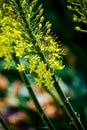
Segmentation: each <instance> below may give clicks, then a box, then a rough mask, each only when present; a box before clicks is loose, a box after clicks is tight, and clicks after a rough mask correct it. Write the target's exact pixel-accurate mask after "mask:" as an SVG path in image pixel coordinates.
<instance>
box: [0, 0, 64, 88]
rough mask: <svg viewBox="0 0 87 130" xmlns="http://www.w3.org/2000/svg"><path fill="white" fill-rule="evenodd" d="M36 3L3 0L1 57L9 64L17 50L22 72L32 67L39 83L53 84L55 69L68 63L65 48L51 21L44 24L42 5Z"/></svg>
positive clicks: (33, 1)
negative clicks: (61, 44) (63, 63)
mask: <svg viewBox="0 0 87 130" xmlns="http://www.w3.org/2000/svg"><path fill="white" fill-rule="evenodd" d="M36 4H37V0H32V2H30V1H27V0H20V1H17V0H10V1H7V0H3V1H2V0H0V33H1V34H0V57H3V58H4V59H5V61H6V62H7V63H6V67H7V68H9V67H10V65H11V64H10V61H11V60H13V55H14V54H15V55H16V57H17V58H18V59H19V61H20V63H18V64H17V65H16V69H18V71H19V72H21V71H25V70H26V69H28V70H29V73H31V74H34V76H35V81H36V82H37V83H38V84H39V85H41V84H44V85H45V86H47V87H51V86H53V79H52V75H53V74H54V71H55V70H61V69H63V67H64V66H63V65H62V56H61V55H62V53H63V51H62V49H61V47H60V44H59V43H58V42H57V41H56V38H55V36H52V35H51V23H50V22H49V21H48V22H46V23H45V24H44V25H43V21H44V16H43V15H42V14H43V8H42V5H40V6H39V7H38V9H36V10H35V7H36ZM21 59H23V61H25V62H22V60H21Z"/></svg>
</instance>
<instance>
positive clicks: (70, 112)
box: [15, 0, 85, 130]
mask: <svg viewBox="0 0 87 130" xmlns="http://www.w3.org/2000/svg"><path fill="white" fill-rule="evenodd" d="M15 2H16V3H17V5H18V9H19V13H20V16H21V18H22V20H23V21H24V25H25V28H26V31H27V32H28V34H29V36H31V38H32V39H33V41H34V44H35V43H38V41H37V39H36V38H35V37H34V35H33V34H32V31H31V29H30V27H29V24H28V22H27V20H26V17H25V15H24V12H23V10H22V7H21V4H20V2H18V0H15ZM35 47H36V51H37V53H38V55H39V56H40V57H41V59H42V60H43V61H44V63H46V64H47V69H49V68H50V67H49V65H48V63H47V60H46V58H45V56H44V54H43V53H42V52H41V50H40V47H39V45H37V46H35ZM53 80H54V87H55V89H56V91H57V93H58V95H59V96H60V99H61V101H62V102H63V104H64V108H65V109H66V111H67V113H68V116H69V117H70V119H71V122H72V123H73V125H74V126H75V128H76V130H85V129H84V127H83V125H82V123H81V121H80V120H79V118H78V117H77V115H76V114H75V112H74V110H73V108H72V106H71V104H70V103H69V101H68V100H67V98H66V96H65V95H64V93H63V92H62V90H61V89H60V86H59V84H58V82H57V81H56V78H55V76H53ZM26 85H27V84H26ZM37 107H38V105H37ZM41 111H42V110H41ZM41 113H42V112H41Z"/></svg>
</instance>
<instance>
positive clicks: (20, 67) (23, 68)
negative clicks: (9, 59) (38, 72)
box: [16, 63, 25, 72]
mask: <svg viewBox="0 0 87 130" xmlns="http://www.w3.org/2000/svg"><path fill="white" fill-rule="evenodd" d="M16 69H17V70H18V71H19V72H22V71H24V70H25V66H24V64H23V63H20V64H17V67H16Z"/></svg>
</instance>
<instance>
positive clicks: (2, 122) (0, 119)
mask: <svg viewBox="0 0 87 130" xmlns="http://www.w3.org/2000/svg"><path fill="white" fill-rule="evenodd" d="M0 123H1V124H2V126H3V128H4V129H5V130H10V129H9V127H8V125H7V124H6V122H5V121H4V119H3V118H2V117H1V115H0Z"/></svg>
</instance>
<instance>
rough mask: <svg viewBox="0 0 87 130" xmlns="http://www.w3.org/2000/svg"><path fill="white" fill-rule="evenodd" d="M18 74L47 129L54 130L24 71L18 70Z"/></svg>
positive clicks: (16, 61) (15, 59)
mask: <svg viewBox="0 0 87 130" xmlns="http://www.w3.org/2000/svg"><path fill="white" fill-rule="evenodd" d="M13 59H14V61H15V63H16V64H18V63H19V60H18V59H17V58H16V57H15V56H13ZM19 74H20V76H21V78H22V81H23V82H24V83H25V86H26V88H27V90H28V92H29V94H30V96H31V98H32V100H33V102H34V104H35V106H36V108H37V111H38V113H39V115H40V117H41V119H42V120H43V121H44V123H45V124H46V126H47V127H48V129H49V130H55V127H54V126H53V124H52V122H50V120H49V119H48V118H47V116H46V115H45V113H44V111H43V110H42V108H41V106H40V104H39V102H38V100H37V98H36V96H35V94H34V92H33V90H32V87H31V85H30V82H29V80H28V78H27V75H26V73H25V72H24V71H22V72H19Z"/></svg>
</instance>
